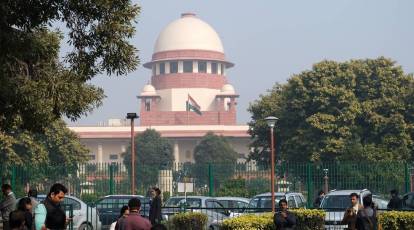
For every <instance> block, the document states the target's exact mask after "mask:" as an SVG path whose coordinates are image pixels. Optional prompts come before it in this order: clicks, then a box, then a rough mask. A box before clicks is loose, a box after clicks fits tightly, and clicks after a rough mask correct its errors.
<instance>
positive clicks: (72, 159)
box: [0, 120, 89, 183]
mask: <svg viewBox="0 0 414 230" xmlns="http://www.w3.org/2000/svg"><path fill="white" fill-rule="evenodd" d="M13 135H14V137H15V138H14V139H13V141H12V142H11V146H10V148H11V149H12V150H13V151H10V152H7V151H6V152H2V153H4V155H0V158H1V159H2V160H3V163H2V167H3V169H5V170H2V171H1V173H2V175H1V176H3V177H6V178H7V177H8V178H9V177H10V173H11V170H10V169H11V167H12V166H13V167H17V166H21V167H19V170H20V173H21V174H23V175H27V177H25V178H24V179H23V180H22V181H20V182H21V183H24V182H31V183H37V182H40V181H43V180H44V178H45V177H46V178H57V179H59V178H63V177H66V176H68V175H69V174H72V175H76V169H77V167H78V164H79V163H82V162H85V161H86V160H87V154H88V152H89V150H88V149H86V148H85V147H84V146H83V145H82V144H81V143H80V141H79V139H78V137H77V136H76V134H75V133H74V132H72V131H71V130H69V129H68V128H67V127H66V125H65V123H64V122H62V121H59V120H58V121H56V122H53V123H52V124H50V125H49V126H47V127H46V128H45V131H44V134H35V135H33V134H30V133H28V132H27V131H21V130H19V131H18V130H16V132H15V133H14V134H13ZM14 151H16V152H14ZM13 153H14V154H13ZM17 153H18V154H17ZM23 166H24V167H23ZM7 169H9V170H7Z"/></svg>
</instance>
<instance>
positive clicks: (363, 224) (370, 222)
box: [356, 196, 377, 230]
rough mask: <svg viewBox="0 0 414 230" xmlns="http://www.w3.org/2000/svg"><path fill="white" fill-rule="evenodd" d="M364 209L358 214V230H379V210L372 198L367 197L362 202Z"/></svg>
mask: <svg viewBox="0 0 414 230" xmlns="http://www.w3.org/2000/svg"><path fill="white" fill-rule="evenodd" d="M362 204H363V205H364V208H363V209H361V210H360V211H359V212H358V214H357V221H356V229H357V230H377V210H376V209H375V208H373V207H374V205H373V203H372V197H371V196H366V197H364V198H363V200H362Z"/></svg>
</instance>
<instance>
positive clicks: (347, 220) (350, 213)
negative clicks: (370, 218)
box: [341, 193, 363, 230]
mask: <svg viewBox="0 0 414 230" xmlns="http://www.w3.org/2000/svg"><path fill="white" fill-rule="evenodd" d="M349 198H350V199H351V206H350V207H349V208H347V209H346V210H345V214H344V217H343V218H342V221H341V223H342V224H347V225H348V229H349V230H355V229H356V220H357V214H358V212H359V210H361V209H363V207H362V205H361V204H359V201H358V200H359V196H358V194H356V193H351V195H349Z"/></svg>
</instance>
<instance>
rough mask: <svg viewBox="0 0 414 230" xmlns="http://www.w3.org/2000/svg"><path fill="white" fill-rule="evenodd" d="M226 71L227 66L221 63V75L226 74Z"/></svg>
mask: <svg viewBox="0 0 414 230" xmlns="http://www.w3.org/2000/svg"><path fill="white" fill-rule="evenodd" d="M224 71H225V66H224V64H221V75H224Z"/></svg>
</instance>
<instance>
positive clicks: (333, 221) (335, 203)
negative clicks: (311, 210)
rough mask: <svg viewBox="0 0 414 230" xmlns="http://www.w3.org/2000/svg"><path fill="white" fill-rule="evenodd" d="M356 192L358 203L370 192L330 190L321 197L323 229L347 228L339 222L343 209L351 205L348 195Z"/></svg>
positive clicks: (365, 190) (343, 212)
mask: <svg viewBox="0 0 414 230" xmlns="http://www.w3.org/2000/svg"><path fill="white" fill-rule="evenodd" d="M351 193H356V194H358V196H359V203H360V204H362V199H363V198H364V197H366V196H370V195H371V192H370V191H369V190H367V189H363V190H332V191H330V192H329V193H328V194H326V196H325V197H324V198H323V200H322V202H321V206H320V208H322V209H324V210H325V213H326V216H325V229H329V230H333V229H335V230H340V229H346V228H348V225H343V224H341V222H342V219H343V217H344V214H345V210H346V209H347V208H349V207H350V206H351V199H350V198H349V195H351Z"/></svg>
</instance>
